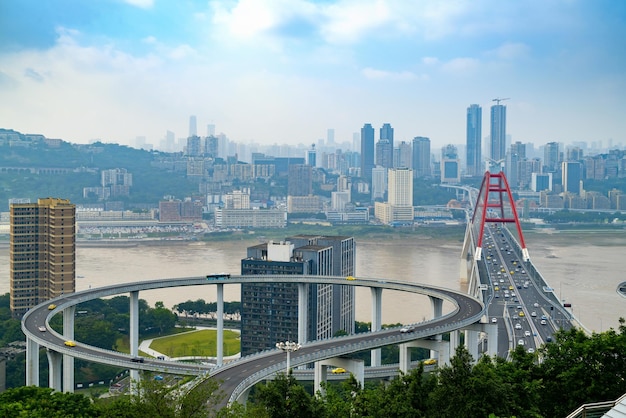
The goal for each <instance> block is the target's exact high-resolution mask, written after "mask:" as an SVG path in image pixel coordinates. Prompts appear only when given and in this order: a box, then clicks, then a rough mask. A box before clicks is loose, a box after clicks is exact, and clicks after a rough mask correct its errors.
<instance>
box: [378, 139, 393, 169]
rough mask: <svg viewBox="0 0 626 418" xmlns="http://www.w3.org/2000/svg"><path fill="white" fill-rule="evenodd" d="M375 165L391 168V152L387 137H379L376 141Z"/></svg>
mask: <svg viewBox="0 0 626 418" xmlns="http://www.w3.org/2000/svg"><path fill="white" fill-rule="evenodd" d="M376 165H377V166H381V167H384V168H393V152H392V148H391V143H390V142H389V140H388V139H381V140H379V141H378V142H377V143H376Z"/></svg>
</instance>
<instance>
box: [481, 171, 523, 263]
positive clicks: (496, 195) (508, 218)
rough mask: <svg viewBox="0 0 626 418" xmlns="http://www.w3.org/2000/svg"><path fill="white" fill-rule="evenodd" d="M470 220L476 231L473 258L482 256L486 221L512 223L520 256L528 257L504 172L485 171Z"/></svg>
mask: <svg viewBox="0 0 626 418" xmlns="http://www.w3.org/2000/svg"><path fill="white" fill-rule="evenodd" d="M471 222H472V225H471V227H472V228H475V229H474V231H475V232H477V234H476V235H475V237H476V239H477V242H476V250H475V251H474V259H475V260H480V259H481V257H482V245H483V237H484V232H485V225H486V224H488V223H496V224H498V223H500V224H505V223H514V224H515V227H516V229H517V236H518V240H519V244H520V247H521V249H522V258H523V260H524V261H528V260H529V259H530V256H529V254H528V249H527V248H526V243H525V242H524V235H523V234H522V227H521V225H520V222H519V217H518V216H517V209H516V207H515V201H514V200H513V195H512V194H511V188H510V187H509V183H508V181H507V179H506V176H505V175H504V172H502V171H500V172H497V173H492V172H489V171H487V172H486V173H485V176H484V177H483V181H482V183H481V185H480V190H479V192H478V197H477V198H476V203H475V207H474V214H473V216H472V220H471Z"/></svg>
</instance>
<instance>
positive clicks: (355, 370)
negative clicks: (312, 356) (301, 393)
mask: <svg viewBox="0 0 626 418" xmlns="http://www.w3.org/2000/svg"><path fill="white" fill-rule="evenodd" d="M326 366H333V367H343V368H344V369H346V371H347V372H349V373H352V374H353V375H354V378H355V379H356V380H357V381H358V382H359V383H360V384H361V387H363V386H364V385H365V363H364V362H363V360H354V359H348V358H343V357H335V358H329V359H326V360H322V361H317V362H315V369H314V372H313V375H314V383H313V391H314V392H315V393H317V392H323V390H322V384H321V383H322V382H325V381H326V379H327V378H328V371H327V370H326ZM346 377H347V373H346Z"/></svg>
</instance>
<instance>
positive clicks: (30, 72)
mask: <svg viewBox="0 0 626 418" xmlns="http://www.w3.org/2000/svg"><path fill="white" fill-rule="evenodd" d="M24 76H25V77H28V78H30V79H33V80H35V81H39V82H43V81H44V77H43V76H42V75H41V74H39V73H38V72H37V71H35V70H33V69H32V68H27V69H25V70H24Z"/></svg>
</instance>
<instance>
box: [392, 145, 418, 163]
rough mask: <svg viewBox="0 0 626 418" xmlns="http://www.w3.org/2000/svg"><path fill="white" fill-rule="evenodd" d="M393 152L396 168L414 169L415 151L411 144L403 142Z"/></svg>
mask: <svg viewBox="0 0 626 418" xmlns="http://www.w3.org/2000/svg"><path fill="white" fill-rule="evenodd" d="M393 151H394V153H393V166H394V168H402V167H405V168H413V164H412V159H413V150H412V148H411V144H410V143H408V142H406V141H402V142H400V144H398V146H397V147H396V148H395V149H394V150H393Z"/></svg>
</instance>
